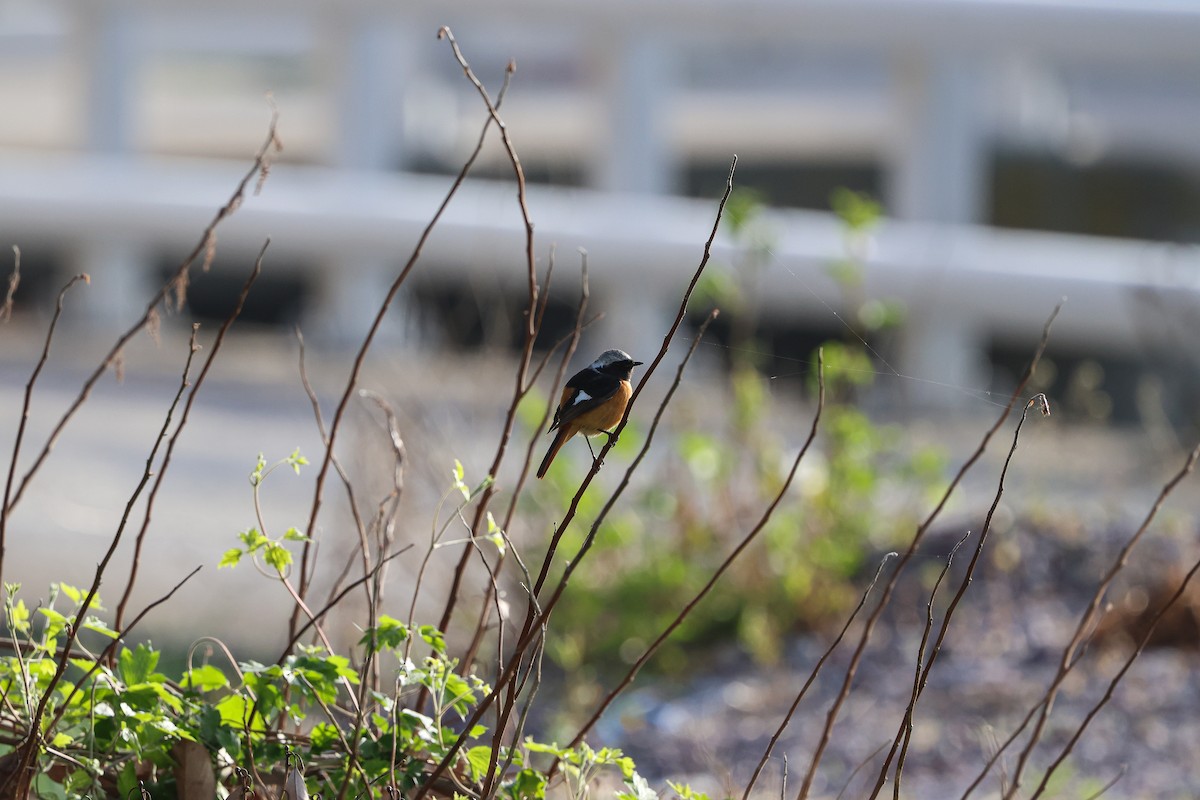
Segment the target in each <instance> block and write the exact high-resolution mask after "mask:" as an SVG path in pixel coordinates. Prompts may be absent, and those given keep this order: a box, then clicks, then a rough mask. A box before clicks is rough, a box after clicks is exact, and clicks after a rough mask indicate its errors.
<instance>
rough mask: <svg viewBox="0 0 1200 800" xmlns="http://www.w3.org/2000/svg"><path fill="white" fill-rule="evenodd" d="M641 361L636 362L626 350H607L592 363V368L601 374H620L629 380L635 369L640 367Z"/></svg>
mask: <svg viewBox="0 0 1200 800" xmlns="http://www.w3.org/2000/svg"><path fill="white" fill-rule="evenodd" d="M641 363H642V362H641V361H634V356H631V355H629V354H628V353H625V351H624V350H605V351H604V353H601V354H600V355H599V356H598V357H596V360H595V361H593V362H592V368H593V369H596V371H599V372H608V373H613V374H620V375H622V377H623V378H625V379H628V378H629V374H630V373H631V372H632V371H634V367H637V366H640V365H641Z"/></svg>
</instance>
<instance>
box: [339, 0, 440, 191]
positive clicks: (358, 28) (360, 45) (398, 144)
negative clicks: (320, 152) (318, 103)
mask: <svg viewBox="0 0 1200 800" xmlns="http://www.w3.org/2000/svg"><path fill="white" fill-rule="evenodd" d="M321 24H322V25H323V26H324V28H325V31H324V32H323V33H322V35H321V37H320V39H319V41H321V42H322V51H321V53H320V55H319V57H320V58H321V59H322V60H323V61H324V64H323V66H324V68H325V71H326V73H327V74H328V75H329V76H330V78H329V81H330V83H329V87H328V88H329V92H330V98H329V99H330V105H331V113H332V114H333V119H334V125H335V129H334V137H333V143H332V150H331V152H330V154H329V156H330V162H331V163H332V164H333V165H334V166H338V167H343V168H347V169H369V170H388V169H397V168H400V167H402V166H403V164H404V155H405V151H404V142H403V141H402V133H403V106H404V87H405V85H406V83H407V81H409V80H412V78H413V73H414V72H415V69H414V67H413V63H414V61H415V58H416V52H417V48H416V40H415V35H414V34H415V32H414V31H413V30H411V27H406V26H404V25H403V24H402V20H401V19H400V17H399V16H398V15H395V14H388V13H381V12H380V10H379V9H376V8H374V7H372V8H371V9H369V10H359V11H355V10H353V9H342V8H340V7H339V8H338V10H337V11H336V12H332V13H329V14H328V15H326V16H324V17H323V18H321Z"/></svg>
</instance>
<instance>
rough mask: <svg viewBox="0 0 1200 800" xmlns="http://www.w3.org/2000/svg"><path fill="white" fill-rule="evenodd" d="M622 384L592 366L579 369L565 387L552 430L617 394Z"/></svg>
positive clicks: (555, 413)
mask: <svg viewBox="0 0 1200 800" xmlns="http://www.w3.org/2000/svg"><path fill="white" fill-rule="evenodd" d="M620 385H621V381H620V380H619V379H617V378H614V377H613V376H611V375H605V374H604V373H602V372H598V371H596V370H594V369H592V368H591V367H587V368H585V369H581V370H579V372H576V373H575V374H574V375H572V376H571V379H570V380H569V381H567V385H566V386H565V387H563V395H562V400H561V401H560V403H559V406H558V409H557V410H556V411H555V412H554V424H553V425H551V426H550V430H554V429H555V428H557V427H558V426H560V425H562V424H564V423H566V422H570V421H571V420H573V419H575V418H576V417H578V416H579V415H580V414H583V413H584V412H587V411H591V410H592V409H593V408H596V407H597V406H599V405H600V404H602V403H603V402H604V401H605V400H608V399H610V398H611V397H612V396H613V395H614V394H616V393H617V387H619V386H620Z"/></svg>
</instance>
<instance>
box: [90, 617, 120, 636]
mask: <svg viewBox="0 0 1200 800" xmlns="http://www.w3.org/2000/svg"><path fill="white" fill-rule="evenodd" d="M83 627H84V628H86V629H87V630H89V631H95V632H96V633H99V634H102V635H104V636H107V637H108V638H110V639H116V638H117V637H118V636H120V634H119V633H117V632H116V631H114V630H113V629H112V628H110V627H108V626H107V625H105V624H104V623H103V622H101V621H100V619H99V617H88V618H87V619H86V620H84V621H83Z"/></svg>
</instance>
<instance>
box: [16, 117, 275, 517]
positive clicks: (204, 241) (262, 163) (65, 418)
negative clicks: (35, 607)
mask: <svg viewBox="0 0 1200 800" xmlns="http://www.w3.org/2000/svg"><path fill="white" fill-rule="evenodd" d="M277 121H278V115H277V114H274V113H272V116H271V122H270V126H269V128H268V130H267V138H266V141H265V142H263V144H262V147H260V148H259V150H258V153H257V155H256V156H255V158H254V163H253V164H252V165H251V167H250V169H249V170H247V171H246V174H245V175H244V176H243V177H242V179H241V181H240V182H239V183H238V185H237V188H236V189H234V191H233V194H232V195H230V197H229V199H228V200H227V201H226V202H225V205H223V206H221V207H220V208H219V209H217V213H216V215H215V216H214V217H213V218H212V221H211V222H209V223H208V227H206V228H205V229H204V233H203V234H201V236H200V241H199V242H197V243H196V246H195V247H194V248H193V249H192V252H191V253H189V254H188V255H187V257H186V258H184V259H183V261H182V262H181V263H180V265H179V267H178V268H176V270H175V272H174V273H172V275H171V277H170V278H168V279H167V280H166V282H165V283H163V285H162V287H161V288H160V289H159V290H158V292H157V293H156V294H155V295H154V297H153V298H151V299H150V302H149V303H147V304H146V310H145V311H144V312H143V313H142V316H141V318H140V319H138V321H137V322H135V323H134V324H133V325H131V326H130V327H129V328H128V329H127V330H126V331H125V332H124V333H123V334H121V335H120V336H119V337H117V341H116V343H115V344H114V345H113V346H112V348H111V349H110V350H109V351H108V354H107V355H106V356H105V357H104V360H103V361H101V362H100V364H99V366H97V367H96V369H95V370H94V371H93V372H92V374H91V375H89V376H88V378H87V380H85V381H84V382H83V387H82V388H81V389H80V390H79V394H78V395H77V396H76V398H75V400H74V401H73V402H72V403H71V405H70V407H68V408H67V410H66V412H64V413H63V415H62V417H61V418H60V419H59V421H58V423H57V424H56V425H55V426H54V430H52V431H51V432H50V435H49V436H48V437H47V438H46V442H45V444H44V445H43V447H42V451H41V452H40V453H39V454H38V456H37V458H36V459H34V462H33V465H32V466H31V467H30V468H29V470H28V471H27V472H26V473H25V476H24V477H23V478H22V479H21V483H20V484H19V485H18V487H17V490H16V492H15V494H13V496H12V498H11V499H9V500H6V501H5V511H6V512H11V511H12V509H13V507H14V506H16V504H17V503H19V502H20V501H21V497H22V496H24V494H25V489H26V488H27V487H28V486H29V482H30V481H31V480H33V476H34V475H36V474H37V472H38V470H39V469H40V468H41V466H42V464H43V463H44V462H45V460H46V458H47V457H48V456H49V455H50V451H51V450H53V449H54V445H55V444H56V443H57V442H58V438H59V436H61V435H62V432H63V430H64V429H65V428H66V427H67V424H68V423H69V422H70V421H71V419H72V418H73V417H74V416H75V414H76V412H78V411H79V409H80V408H81V407H82V406H83V404H84V403H85V402H86V401H87V399H88V397H90V396H91V393H92V389H93V388H94V387H95V385H96V382H97V381H99V380H100V376H102V375H103V374H104V373H105V371H107V370H108V368H109V367H111V366H113V365H114V364H116V363H117V361H118V360H119V359H120V356H121V353H122V351H123V350H124V349H125V345H126V344H128V343H129V341H130V340H131V339H132V338H133V337H134V336H136V335H137V334H138V333H140V332H141V331H142V330H144V329H145V328H147V327H148V326H149V325H151V323H152V322H153V321H154V320H155V319H157V318H158V307H159V305H160V304H162V303H163V302H165V301H167V299H168V296H170V295H172V294H173V295H175V296H176V297H178V296H179V295H180V294H181V293H182V292H184V291H185V289H186V286H187V276H188V271H189V270H190V269H191V267H192V265H193V264H194V263H195V262H196V260H197V259H199V258H200V257H201V256H204V259H205V263H208V261H210V260H211V259H212V257H213V253H214V252H215V248H216V241H217V227H218V226H219V225H220V224H221V223H222V222H224V221H225V219H226V218H228V217H229V216H231V215H232V214H233V213H234V212H235V211H237V209H238V208H240V207H241V205H242V202H243V200H245V197H246V188H247V187H248V186H249V185H250V181H251V179H253V178H254V177H255V176H256V175H257V176H259V182H258V185H259V186H260V187H261V185H262V179H263V178H265V176H266V174H267V169H268V168H269V166H270V163H271V157H272V155H273V154H274V153H275V152H277V151H278V150H279V149H280V144H279V139H278V137H277V136H276V134H275V124H276V122H277Z"/></svg>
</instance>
